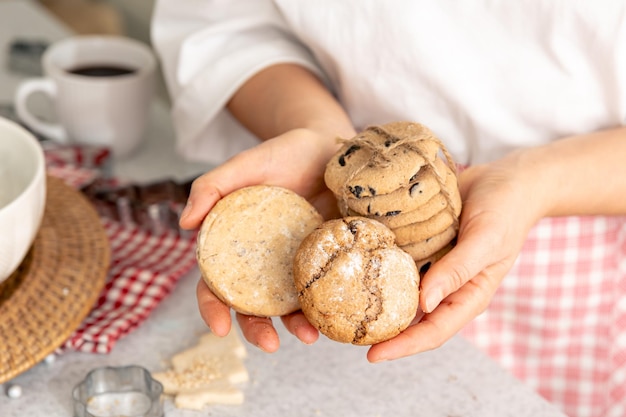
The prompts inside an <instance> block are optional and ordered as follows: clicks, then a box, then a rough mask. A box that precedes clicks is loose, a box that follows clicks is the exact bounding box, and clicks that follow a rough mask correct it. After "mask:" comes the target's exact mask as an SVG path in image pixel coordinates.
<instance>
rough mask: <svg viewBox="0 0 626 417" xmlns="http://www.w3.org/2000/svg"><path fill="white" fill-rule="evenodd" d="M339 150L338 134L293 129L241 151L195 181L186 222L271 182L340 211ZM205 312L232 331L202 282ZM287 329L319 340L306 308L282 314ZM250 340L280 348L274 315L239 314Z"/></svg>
mask: <svg viewBox="0 0 626 417" xmlns="http://www.w3.org/2000/svg"><path fill="white" fill-rule="evenodd" d="M337 148H338V145H337V144H336V141H335V138H329V137H327V136H326V135H325V134H322V133H318V132H314V131H312V130H307V129H296V130H291V131H289V132H287V133H285V134H283V135H280V136H278V137H276V138H273V139H269V140H267V141H265V142H263V143H261V144H259V145H258V146H256V147H254V148H252V149H250V150H247V151H245V152H243V153H240V154H238V155H237V156H235V157H233V158H232V159H231V160H229V161H227V162H226V163H224V164H223V165H221V166H219V167H218V168H216V169H215V170H213V171H210V172H208V173H206V174H204V175H203V176H201V177H199V178H198V179H197V180H196V181H194V183H193V185H192V187H191V192H190V196H189V199H188V203H187V207H186V209H185V210H184V212H183V214H182V216H181V220H180V224H181V226H182V227H184V228H187V229H193V228H197V227H199V226H200V224H201V222H202V220H203V219H204V217H205V216H206V215H207V214H208V212H209V211H210V210H211V208H213V206H214V205H215V203H217V201H219V199H221V198H222V197H224V196H225V195H227V194H229V193H231V192H233V191H235V190H237V189H239V188H242V187H245V186H249V185H257V184H271V185H277V186H282V187H285V188H288V189H291V190H293V191H295V192H297V193H298V194H300V195H302V196H303V197H305V198H306V199H307V200H309V201H310V202H311V203H312V204H313V205H314V206H315V207H316V209H317V210H318V211H319V212H320V213H321V214H322V215H323V216H324V218H331V217H335V216H336V215H338V212H337V202H336V200H335V198H334V196H333V194H332V192H330V190H328V189H327V188H326V186H325V183H324V170H325V167H326V162H327V161H328V159H329V157H330V155H331V154H332V153H334V151H335V150H336V149H337ZM197 299H198V306H199V309H200V314H201V316H202V318H203V319H204V321H205V322H206V323H207V325H208V326H209V327H210V328H211V330H212V331H213V332H214V333H215V334H216V335H218V336H224V335H226V334H227V333H228V332H229V331H230V327H231V315H230V309H229V308H228V307H227V306H226V305H225V304H223V303H222V302H221V301H220V300H219V299H218V298H217V297H216V296H215V295H214V294H213V293H212V292H211V291H210V290H209V288H208V287H207V286H206V284H205V283H204V281H202V280H200V282H199V283H198V287H197ZM281 319H282V321H283V323H284V325H285V327H286V328H287V329H288V330H289V331H290V332H291V333H292V334H294V335H295V336H296V337H298V339H300V340H301V341H302V342H304V343H313V342H314V341H315V340H317V338H318V332H317V330H316V329H315V328H314V327H313V326H311V325H310V324H309V323H308V321H307V320H306V319H305V318H304V315H303V314H302V313H301V312H297V313H293V314H290V315H288V316H285V317H282V318H281ZM237 320H238V322H239V325H240V327H241V329H242V332H243V334H244V336H245V338H246V339H247V340H248V341H249V342H250V343H252V344H254V345H256V346H258V347H259V348H260V349H262V350H264V351H267V352H273V351H275V350H276V349H278V345H279V340H278V334H277V333H276V330H275V329H274V327H273V325H272V321H271V319H269V318H263V317H254V316H247V315H242V314H237Z"/></svg>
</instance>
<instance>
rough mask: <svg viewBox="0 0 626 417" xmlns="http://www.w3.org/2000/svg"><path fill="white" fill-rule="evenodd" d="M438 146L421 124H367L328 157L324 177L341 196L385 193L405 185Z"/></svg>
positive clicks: (327, 183) (434, 138)
mask: <svg viewBox="0 0 626 417" xmlns="http://www.w3.org/2000/svg"><path fill="white" fill-rule="evenodd" d="M439 149H440V142H439V141H438V140H437V138H436V137H435V136H434V135H433V133H432V132H431V131H430V130H429V129H428V128H427V127H425V126H423V125H421V124H418V123H411V122H392V123H387V124H384V125H382V126H370V127H368V128H367V129H365V130H364V131H363V132H360V133H359V134H358V135H357V136H356V137H355V138H353V139H352V140H350V141H348V142H347V143H346V144H345V145H344V146H343V147H342V148H341V149H340V150H339V151H338V152H337V153H336V154H335V155H334V156H333V157H332V158H331V160H330V161H329V162H328V164H327V166H326V172H325V176H324V180H325V182H326V185H327V186H328V188H329V189H330V190H332V191H333V192H334V193H335V194H336V195H340V196H343V197H344V198H363V197H373V196H376V195H381V194H388V193H391V192H393V191H395V190H396V189H398V188H404V187H407V186H408V185H409V184H410V183H411V182H412V179H414V177H415V176H416V175H417V174H418V172H419V171H420V168H421V167H422V166H424V165H427V161H431V162H432V161H434V160H435V158H436V157H437V153H438V151H439ZM385 161H389V162H390V161H393V163H385Z"/></svg>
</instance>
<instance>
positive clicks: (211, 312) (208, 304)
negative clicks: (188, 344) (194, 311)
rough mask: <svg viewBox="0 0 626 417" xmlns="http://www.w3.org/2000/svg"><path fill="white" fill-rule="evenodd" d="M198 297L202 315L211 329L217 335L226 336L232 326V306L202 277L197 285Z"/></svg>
mask: <svg viewBox="0 0 626 417" xmlns="http://www.w3.org/2000/svg"><path fill="white" fill-rule="evenodd" d="M196 298H197V300H198V309H199V310H200V316H201V317H202V320H204V322H205V323H206V324H207V326H209V329H211V331H212V332H213V333H215V334H216V335H217V336H226V335H227V334H228V332H229V331H230V326H231V318H230V308H228V306H227V305H225V304H224V303H222V302H221V301H220V300H219V299H218V298H217V297H216V296H215V294H213V293H212V292H211V290H209V287H207V285H206V284H205V283H204V281H203V280H202V279H200V280H199V281H198V285H197V287H196Z"/></svg>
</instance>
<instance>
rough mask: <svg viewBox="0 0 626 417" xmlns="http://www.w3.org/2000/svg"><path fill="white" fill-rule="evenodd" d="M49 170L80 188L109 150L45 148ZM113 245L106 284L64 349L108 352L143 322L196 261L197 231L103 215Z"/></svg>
mask: <svg viewBox="0 0 626 417" xmlns="http://www.w3.org/2000/svg"><path fill="white" fill-rule="evenodd" d="M45 155H46V162H47V173H48V174H49V175H52V176H55V177H58V178H61V179H63V180H64V181H65V182H66V183H67V184H69V185H71V186H73V187H75V188H80V187H82V186H84V185H85V184H88V183H90V182H92V181H94V179H96V178H98V177H99V176H100V174H101V172H100V169H101V168H102V166H103V164H104V163H105V162H106V159H107V156H108V151H106V150H100V151H98V150H90V152H87V151H86V150H85V149H82V148H78V147H56V146H52V147H48V148H46V149H45ZM101 221H102V225H103V226H104V229H105V231H106V234H107V235H108V237H109V241H110V244H111V266H110V269H109V272H108V277H107V281H106V285H105V288H104V289H103V291H102V292H101V294H100V297H99V298H98V301H97V302H96V304H95V306H94V307H93V309H92V310H91V312H90V313H89V315H88V316H87V318H86V319H85V320H83V322H82V323H81V325H80V327H79V328H78V329H77V330H76V331H75V332H74V334H72V336H71V337H70V338H69V339H68V340H67V341H66V342H65V343H64V344H63V346H62V347H61V348H60V349H59V350H58V352H63V351H64V350H68V349H69V350H77V351H82V352H92V353H108V352H110V351H111V350H112V349H113V347H114V345H115V343H116V342H117V341H118V340H119V339H120V338H122V337H123V336H125V335H127V334H128V333H129V332H131V331H132V330H134V329H135V328H136V327H137V326H139V325H140V324H141V323H142V322H143V321H144V320H145V319H146V318H148V316H149V315H150V313H151V312H152V311H153V310H154V308H156V307H157V306H158V305H159V303H160V302H161V301H162V300H163V299H164V298H165V297H166V296H167V295H168V294H169V293H170V292H171V291H172V289H173V288H174V286H175V285H176V283H177V282H178V280H179V279H180V278H181V277H182V276H183V275H185V274H186V273H187V272H189V271H190V270H191V269H192V268H193V267H194V266H195V265H196V257H195V235H194V234H187V235H185V234H181V233H178V232H177V231H175V230H171V229H167V230H164V231H163V232H162V233H159V234H154V233H152V232H150V231H148V230H146V229H143V228H141V227H140V226H139V225H137V224H132V223H128V222H126V223H120V222H117V221H115V220H112V219H109V218H106V217H102V218H101Z"/></svg>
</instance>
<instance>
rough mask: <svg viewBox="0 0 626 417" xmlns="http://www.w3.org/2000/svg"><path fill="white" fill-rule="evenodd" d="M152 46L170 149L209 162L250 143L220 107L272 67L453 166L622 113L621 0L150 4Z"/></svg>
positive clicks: (625, 22)
mask: <svg viewBox="0 0 626 417" xmlns="http://www.w3.org/2000/svg"><path fill="white" fill-rule="evenodd" d="M153 41H154V45H155V47H156V49H157V50H158V53H159V54H160V57H161V59H162V63H163V70H164V74H165V78H166V81H167V85H168V87H169V91H170V93H171V97H172V100H173V113H172V114H173V120H174V124H175V126H176V132H177V140H178V147H177V149H178V150H179V151H180V153H181V154H182V155H184V156H185V157H187V158H189V159H195V160H203V161H208V162H212V163H220V162H222V161H224V160H225V159H226V158H228V157H230V156H232V155H233V154H235V153H237V152H239V151H241V150H243V149H245V148H247V147H250V146H252V145H254V144H255V143H257V140H256V139H255V138H254V137H253V136H252V135H251V134H250V133H249V132H248V131H246V130H245V129H244V128H243V127H242V126H241V125H239V123H238V122H237V121H235V120H234V119H233V118H232V116H230V114H229V113H228V111H227V110H225V108H224V106H225V104H226V103H227V101H228V100H229V98H230V97H231V96H232V94H233V93H234V92H235V91H236V90H237V88H238V87H239V86H241V84H242V83H244V82H245V81H246V80H247V79H249V78H250V77H251V76H252V75H254V74H255V73H256V72H258V71H259V70H261V69H263V68H265V67H267V66H270V65H272V64H276V63H286V62H290V63H297V64H301V65H303V66H305V67H307V68H309V69H310V70H312V71H314V72H315V73H316V74H318V76H320V77H321V78H322V79H323V80H324V82H325V83H326V84H327V85H328V86H329V88H330V89H331V90H332V91H333V92H334V94H335V95H336V96H337V98H338V99H339V101H340V102H341V104H342V105H343V106H344V107H345V108H346V110H347V112H348V114H349V116H350V117H351V119H352V121H353V123H354V125H355V127H356V128H357V129H361V128H363V127H365V126H367V125H370V124H377V123H384V122H389V121H394V120H410V121H417V122H421V123H423V124H425V125H427V126H429V127H430V128H431V129H432V130H433V131H434V132H435V133H436V134H437V135H438V136H439V137H440V138H441V139H442V140H443V141H444V143H445V144H446V146H447V147H448V148H449V150H450V151H451V152H452V154H453V156H454V157H455V159H456V161H457V162H459V163H461V164H464V165H470V164H475V163H481V162H486V161H490V160H493V159H495V158H498V157H500V156H502V155H503V154H504V153H506V152H508V151H510V150H511V149H513V148H517V147H523V146H533V145H539V144H542V143H546V142H549V141H552V140H555V139H558V138H561V137H564V136H567V135H571V134H576V133H585V132H591V131H596V130H599V129H603V128H607V127H613V126H617V125H622V124H624V123H625V121H626V2H624V1H623V0H598V1H593V2H592V1H589V0H551V1H548V0H520V1H516V2H504V1H503V2H497V1H495V2H494V1H489V0H470V1H464V2H459V1H454V0H440V1H437V2H433V1H426V0H405V1H401V0H395V1H384V2H383V1H376V0H342V1H336V0H318V1H315V2H313V1H293V0H273V1H272V0H185V1H182V2H181V1H178V0H160V1H158V3H157V5H156V8H155V13H154V21H153ZM305 45H306V46H305Z"/></svg>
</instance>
